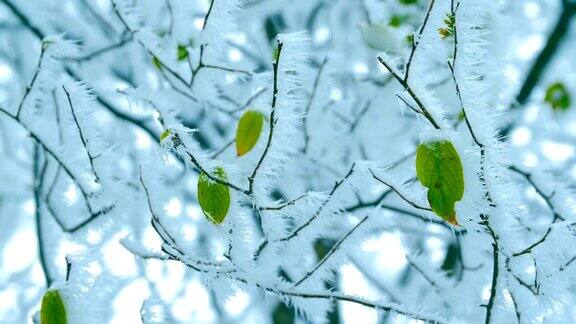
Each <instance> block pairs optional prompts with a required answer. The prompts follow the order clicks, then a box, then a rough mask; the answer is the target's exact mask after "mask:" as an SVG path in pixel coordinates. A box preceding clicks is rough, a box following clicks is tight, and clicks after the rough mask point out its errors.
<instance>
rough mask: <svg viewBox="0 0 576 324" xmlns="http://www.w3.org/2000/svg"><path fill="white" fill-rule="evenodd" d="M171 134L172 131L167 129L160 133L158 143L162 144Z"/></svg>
mask: <svg viewBox="0 0 576 324" xmlns="http://www.w3.org/2000/svg"><path fill="white" fill-rule="evenodd" d="M171 134H172V129H170V128H167V129H166V130H165V131H163V132H162V134H160V142H162V141H163V140H165V139H166V138H167V137H168V136H170V135H171Z"/></svg>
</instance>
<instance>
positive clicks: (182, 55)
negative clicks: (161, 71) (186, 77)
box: [177, 45, 188, 61]
mask: <svg viewBox="0 0 576 324" xmlns="http://www.w3.org/2000/svg"><path fill="white" fill-rule="evenodd" d="M177 52H178V55H177V58H178V61H184V60H185V59H187V58H188V49H187V48H186V46H184V45H178V49H177Z"/></svg>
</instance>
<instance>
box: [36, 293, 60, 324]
mask: <svg viewBox="0 0 576 324" xmlns="http://www.w3.org/2000/svg"><path fill="white" fill-rule="evenodd" d="M40 323H42V324H66V308H65V307H64V301H63V300H62V297H60V292H58V290H48V291H47V292H46V293H44V297H42V306H41V307H40Z"/></svg>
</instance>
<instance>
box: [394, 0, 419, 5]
mask: <svg viewBox="0 0 576 324" xmlns="http://www.w3.org/2000/svg"><path fill="white" fill-rule="evenodd" d="M398 2H400V3H401V4H403V5H413V4H418V0H399V1H398Z"/></svg>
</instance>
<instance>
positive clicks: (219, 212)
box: [198, 167, 230, 224]
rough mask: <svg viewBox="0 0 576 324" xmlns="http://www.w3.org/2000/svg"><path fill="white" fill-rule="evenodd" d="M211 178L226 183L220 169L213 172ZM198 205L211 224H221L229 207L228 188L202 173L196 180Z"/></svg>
mask: <svg viewBox="0 0 576 324" xmlns="http://www.w3.org/2000/svg"><path fill="white" fill-rule="evenodd" d="M213 177H215V178H216V179H219V180H221V181H227V178H226V172H225V171H224V169H222V168H221V167H217V168H216V169H215V170H214V172H213ZM198 203H199V204H200V207H201V208H202V212H203V213H204V216H206V218H207V219H208V220H209V221H210V222H211V223H213V224H221V223H222V222H223V221H224V219H225V218H226V214H227V213H228V208H229V207H230V188H228V186H227V185H225V184H222V183H219V182H216V181H214V180H212V179H210V177H208V175H207V174H206V173H204V172H202V173H201V174H200V178H199V179H198Z"/></svg>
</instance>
